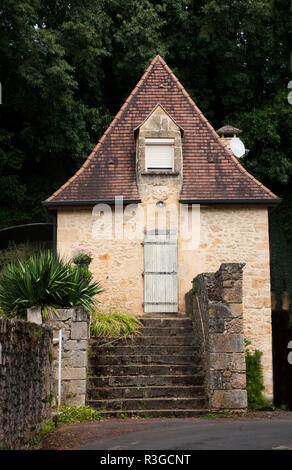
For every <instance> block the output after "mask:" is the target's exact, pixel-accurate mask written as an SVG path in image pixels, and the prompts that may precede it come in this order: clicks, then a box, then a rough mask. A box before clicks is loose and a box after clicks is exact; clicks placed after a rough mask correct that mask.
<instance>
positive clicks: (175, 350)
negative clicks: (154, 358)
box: [90, 344, 197, 360]
mask: <svg viewBox="0 0 292 470" xmlns="http://www.w3.org/2000/svg"><path fill="white" fill-rule="evenodd" d="M196 351H197V348H196V347H195V346H192V345H191V346H188V345H183V346H181V345H179V346H172V345H169V344H166V345H163V346H159V345H154V346H153V345H150V346H147V354H148V355H152V354H153V355H157V354H161V355H168V354H179V355H181V354H194V353H196ZM113 353H114V354H115V355H117V356H123V355H125V354H127V355H129V356H131V355H133V356H135V355H137V354H144V353H145V346H139V345H138V346H115V347H114V348H113V346H102V347H99V348H97V347H96V348H95V349H94V350H92V352H91V354H90V360H94V358H95V357H97V356H100V355H101V354H105V355H112V354H113Z"/></svg>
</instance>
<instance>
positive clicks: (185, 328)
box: [87, 314, 206, 418]
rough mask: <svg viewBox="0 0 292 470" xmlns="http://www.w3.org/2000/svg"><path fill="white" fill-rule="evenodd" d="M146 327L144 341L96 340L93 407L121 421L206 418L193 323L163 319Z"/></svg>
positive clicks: (90, 388) (90, 383) (147, 321)
mask: <svg viewBox="0 0 292 470" xmlns="http://www.w3.org/2000/svg"><path fill="white" fill-rule="evenodd" d="M140 321H141V322H142V323H143V325H144V327H143V328H142V329H141V333H142V335H139V336H135V337H133V338H119V339H118V340H117V339H113V338H98V339H91V340H90V353H89V358H88V362H89V367H88V379H87V404H88V405H90V406H91V407H92V408H95V409H96V410H98V411H100V412H101V414H102V415H103V416H105V417H116V418H123V417H132V416H137V417H158V416H159V417H194V416H200V415H202V414H205V413H206V397H205V395H204V386H203V380H204V377H203V374H202V365H201V362H200V357H199V355H198V348H197V347H196V346H195V344H194V332H193V328H192V322H191V320H190V319H189V318H185V317H179V316H172V317H168V316H164V317H163V316H162V314H161V317H159V316H156V317H149V316H143V317H141V318H140Z"/></svg>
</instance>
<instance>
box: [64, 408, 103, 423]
mask: <svg viewBox="0 0 292 470" xmlns="http://www.w3.org/2000/svg"><path fill="white" fill-rule="evenodd" d="M57 411H58V414H57V415H56V426H60V425H61V424H71V423H82V422H84V421H99V420H100V419H101V414H100V413H99V411H97V410H94V409H93V408H91V407H90V406H78V407H76V406H67V405H66V406H65V405H64V406H61V407H60V408H58V410H57Z"/></svg>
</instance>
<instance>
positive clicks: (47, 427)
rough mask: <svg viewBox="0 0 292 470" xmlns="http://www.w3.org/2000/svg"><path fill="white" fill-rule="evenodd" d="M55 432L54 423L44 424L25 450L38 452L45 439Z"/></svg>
mask: <svg viewBox="0 0 292 470" xmlns="http://www.w3.org/2000/svg"><path fill="white" fill-rule="evenodd" d="M54 430H55V423H54V422H53V421H47V422H46V423H43V424H42V427H41V430H40V431H39V432H38V433H37V434H36V435H35V436H34V437H32V438H31V439H30V440H29V443H28V444H27V445H26V446H25V448H24V450H38V449H41V447H42V445H43V441H44V439H45V438H46V437H47V436H48V434H50V433H51V432H52V431H54Z"/></svg>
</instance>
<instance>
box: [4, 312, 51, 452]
mask: <svg viewBox="0 0 292 470" xmlns="http://www.w3.org/2000/svg"><path fill="white" fill-rule="evenodd" d="M52 338H53V333H52V329H51V328H49V327H48V326H44V325H36V324H33V323H29V322H26V321H22V320H10V319H8V318H4V317H3V318H1V317H0V449H1V448H4V449H10V450H18V449H22V448H23V447H24V446H25V444H27V443H28V442H29V439H30V438H31V437H33V436H34V435H35V434H36V433H38V432H39V430H40V428H41V425H42V423H43V422H45V421H47V420H49V419H50V418H51V411H52Z"/></svg>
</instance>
